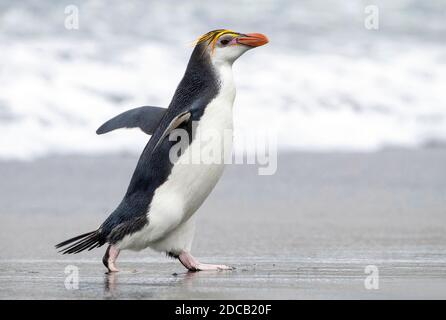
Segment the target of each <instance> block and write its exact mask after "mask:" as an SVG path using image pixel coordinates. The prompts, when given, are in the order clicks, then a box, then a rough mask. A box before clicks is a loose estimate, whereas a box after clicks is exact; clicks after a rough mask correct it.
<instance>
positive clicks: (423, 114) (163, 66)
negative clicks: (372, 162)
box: [0, 0, 446, 159]
mask: <svg viewBox="0 0 446 320" xmlns="http://www.w3.org/2000/svg"><path fill="white" fill-rule="evenodd" d="M369 4H370V2H369V1H355V2H351V1H350V2H347V1H341V0H338V1H322V0H317V1H315V0H311V1H310V0H307V1H291V0H281V1H235V0H231V1H224V2H222V1H187V2H178V1H162V2H161V1H142V0H141V1H132V2H123V1H117V0H115V1H94V2H87V1H71V0H70V1H58V2H57V3H56V2H54V1H49V0H45V1H31V0H28V1H21V2H20V3H18V2H17V1H12V0H10V1H6V0H0V158H1V159H35V158H37V157H42V156H45V155H49V154H71V153H83V154H94V153H103V152H130V153H138V152H140V151H141V150H142V148H143V146H144V144H145V143H146V141H147V136H145V135H143V134H141V133H140V132H138V131H137V130H124V131H123V130H121V131H118V132H113V133H110V134H108V135H107V136H96V135H95V133H94V132H95V130H96V128H97V127H98V126H99V125H101V124H102V122H104V121H105V120H107V119H108V118H110V117H112V116H114V115H116V114H117V113H120V112H122V111H125V110H127V109H130V108H133V107H138V106H141V105H158V106H167V105H168V104H169V101H170V98H171V96H172V94H173V92H174V90H175V87H176V85H177V84H178V82H179V80H180V79H181V76H182V74H183V73H184V70H185V66H186V64H187V61H188V59H189V55H190V53H191V51H192V42H193V40H195V39H196V38H197V37H198V36H199V35H201V34H203V33H205V32H207V31H209V30H212V29H217V28H229V29H233V30H236V31H240V32H262V33H265V34H266V35H268V37H269V38H270V43H269V44H268V45H267V46H265V47H262V48H258V49H256V50H252V51H250V52H248V53H247V54H246V55H245V56H243V57H242V58H240V60H239V61H237V62H236V64H235V65H234V75H235V80H236V83H237V89H238V92H237V98H236V102H235V108H234V113H235V122H236V125H235V127H236V132H235V136H236V150H237V152H240V151H241V150H242V149H243V145H242V143H240V139H239V140H237V137H238V133H242V132H254V133H259V134H262V133H264V132H265V131H267V130H270V131H271V132H273V133H274V134H276V135H277V142H278V147H279V150H311V151H343V150H359V151H373V150H377V149H380V148H385V147H389V146H396V147H404V148H417V147H421V146H424V145H432V144H438V143H440V144H441V143H443V141H446V94H445V88H446V87H445V84H446V44H445V41H444V39H445V36H446V24H445V23H444V17H445V13H446V1H440V0H438V1H434V0H430V1H421V0H420V1H409V0H397V1H392V2H391V3H389V1H373V4H374V5H376V6H377V8H378V9H379V28H378V29H377V30H369V29H367V28H365V26H364V19H365V18H366V16H367V13H365V8H366V7H367V6H368V5H369ZM68 5H75V6H76V7H77V8H78V10H79V29H71V30H70V29H67V28H66V27H65V19H66V17H67V14H66V13H65V9H66V7H67V6H68ZM266 129H267V130H266Z"/></svg>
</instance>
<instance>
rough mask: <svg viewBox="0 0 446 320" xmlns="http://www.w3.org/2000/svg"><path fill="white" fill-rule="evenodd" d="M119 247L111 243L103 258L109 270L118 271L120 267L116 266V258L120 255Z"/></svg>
mask: <svg viewBox="0 0 446 320" xmlns="http://www.w3.org/2000/svg"><path fill="white" fill-rule="evenodd" d="M119 251H120V250H119V249H118V248H116V247H115V246H113V245H109V246H108V248H107V251H105V255H104V257H103V258H102V263H103V264H104V266H105V267H106V268H107V269H108V272H118V271H119V269H118V268H117V267H116V263H115V262H116V259H117V258H118V255H119Z"/></svg>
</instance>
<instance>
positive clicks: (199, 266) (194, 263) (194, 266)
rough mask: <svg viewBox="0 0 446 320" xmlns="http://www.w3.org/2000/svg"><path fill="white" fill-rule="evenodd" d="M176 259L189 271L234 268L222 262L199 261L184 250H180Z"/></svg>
mask: <svg viewBox="0 0 446 320" xmlns="http://www.w3.org/2000/svg"><path fill="white" fill-rule="evenodd" d="M178 260H180V262H181V263H182V264H183V266H185V267H186V268H187V269H188V270H189V271H220V270H233V269H234V268H232V267H229V266H225V265H223V264H207V263H200V262H199V261H198V260H197V259H195V258H194V257H193V256H192V255H191V254H190V253H189V252H186V251H183V252H181V254H180V255H179V256H178Z"/></svg>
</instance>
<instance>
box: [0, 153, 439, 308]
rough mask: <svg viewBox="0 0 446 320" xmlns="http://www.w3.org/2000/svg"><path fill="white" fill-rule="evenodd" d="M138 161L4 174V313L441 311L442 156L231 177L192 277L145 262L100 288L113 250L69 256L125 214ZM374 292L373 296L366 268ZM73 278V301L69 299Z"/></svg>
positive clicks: (321, 162) (0, 286) (301, 159)
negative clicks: (240, 303)
mask: <svg viewBox="0 0 446 320" xmlns="http://www.w3.org/2000/svg"><path fill="white" fill-rule="evenodd" d="M136 161H137V157H136V156H134V155H103V156H80V155H73V156H53V157H47V158H44V159H40V160H35V161H32V162H20V161H2V162H0V177H1V179H0V222H1V223H0V246H1V247H0V298H1V299H28V298H30V299H37V298H39V299H113V298H117V299H189V298H190V299H241V298H255V299H257V298H259V299H280V298H282V299H311V298H322V299H336V298H341V299H342V298H347V299H397V298H434V299H437V298H443V299H444V298H446V150H445V149H425V150H417V151H408V150H389V151H382V152H377V153H363V154H362V153H320V154H314V153H293V154H291V153H290V154H282V153H281V154H279V159H278V171H277V173H276V174H275V175H273V176H259V175H257V168H256V167H255V166H253V165H230V166H228V167H227V169H226V171H225V174H224V175H223V178H222V180H221V181H220V183H219V184H218V185H217V187H216V189H215V190H214V192H213V193H212V194H211V196H210V197H209V199H208V200H207V201H206V202H205V204H204V205H203V206H202V207H201V208H200V210H199V211H198V213H197V214H198V216H197V217H198V219H197V230H196V237H195V241H194V246H193V253H194V254H195V255H196V256H197V257H199V258H200V259H201V260H202V261H203V262H209V263H225V264H229V265H232V266H234V267H236V269H235V270H234V271H224V272H199V273H188V272H186V271H185V269H184V268H183V267H182V265H181V264H180V263H178V262H177V261H174V260H172V259H170V258H166V257H165V256H164V255H162V254H159V253H156V252H153V251H151V250H150V249H147V250H145V251H142V252H139V253H133V252H124V253H122V256H120V259H119V260H118V266H119V267H121V268H122V269H123V272H121V273H118V274H113V275H106V274H105V273H104V271H105V270H104V267H103V266H102V264H101V257H102V255H103V252H104V250H105V248H104V247H103V248H100V249H97V250H94V251H92V252H86V253H81V254H78V255H72V256H62V255H60V254H58V253H57V252H56V250H55V249H54V244H56V243H58V242H60V241H62V240H65V239H66V238H68V237H72V236H74V235H77V234H79V233H83V232H87V231H91V230H93V229H94V228H96V227H97V226H98V225H99V224H100V223H101V222H102V221H103V219H104V218H105V217H106V216H108V214H109V213H110V212H111V211H112V210H113V209H114V208H115V206H116V205H117V204H118V203H119V201H120V200H121V198H122V196H123V195H124V192H125V190H126V188H127V185H128V181H129V179H130V175H131V173H132V172H133V169H134V166H135V165H136ZM369 265H372V266H376V267H377V269H378V271H379V289H366V287H365V285H364V281H365V279H366V277H367V274H366V273H365V268H366V266H369ZM67 266H75V267H76V268H77V270H78V272H79V288H78V289H75V290H68V289H67V288H66V286H65V279H66V277H67V275H69V274H65V269H66V267H67Z"/></svg>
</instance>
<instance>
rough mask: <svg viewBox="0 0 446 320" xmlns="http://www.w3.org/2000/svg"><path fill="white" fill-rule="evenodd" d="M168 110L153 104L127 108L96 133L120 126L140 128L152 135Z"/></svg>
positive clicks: (102, 132)
mask: <svg viewBox="0 0 446 320" xmlns="http://www.w3.org/2000/svg"><path fill="white" fill-rule="evenodd" d="M166 110H167V109H166V108H160V107H152V106H144V107H139V108H135V109H131V110H127V111H125V112H123V113H121V114H118V115H117V116H116V117H114V118H112V119H110V120H108V121H107V122H105V123H104V124H103V125H102V126H100V127H99V129H98V130H96V133H97V134H104V133H107V132H110V131H113V130H116V129H120V128H140V129H141V130H142V131H143V132H145V133H147V134H148V135H152V134H153V132H154V131H155V129H156V128H157V127H158V124H159V123H160V121H161V118H162V117H163V116H164V114H165V113H166Z"/></svg>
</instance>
